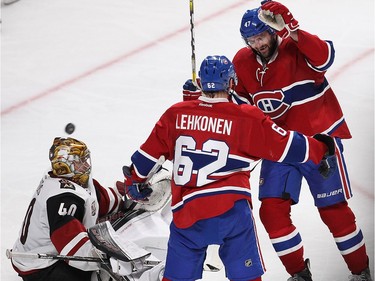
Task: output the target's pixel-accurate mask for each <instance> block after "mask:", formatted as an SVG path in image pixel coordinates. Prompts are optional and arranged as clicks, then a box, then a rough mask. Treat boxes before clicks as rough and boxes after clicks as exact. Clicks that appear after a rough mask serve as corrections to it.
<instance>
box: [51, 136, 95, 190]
mask: <svg viewBox="0 0 375 281" xmlns="http://www.w3.org/2000/svg"><path fill="white" fill-rule="evenodd" d="M49 159H50V161H51V166H52V173H53V174H54V175H55V176H58V177H64V178H68V179H69V180H71V181H73V182H75V183H77V184H79V185H80V186H82V187H87V182H88V180H89V176H90V172H91V158H90V151H89V150H88V148H87V146H86V144H84V143H83V142H81V141H79V140H76V139H73V138H66V139H65V138H61V137H56V138H55V139H54V141H53V144H52V146H51V148H50V150H49Z"/></svg>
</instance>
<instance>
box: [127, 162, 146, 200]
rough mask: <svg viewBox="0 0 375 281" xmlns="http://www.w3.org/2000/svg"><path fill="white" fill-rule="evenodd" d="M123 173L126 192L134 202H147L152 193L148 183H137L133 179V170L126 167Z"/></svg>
mask: <svg viewBox="0 0 375 281" xmlns="http://www.w3.org/2000/svg"><path fill="white" fill-rule="evenodd" d="M122 171H123V173H124V176H125V192H126V194H127V195H128V196H129V198H130V199H132V200H134V201H147V200H148V199H147V197H149V196H150V195H151V193H152V189H151V188H150V186H149V184H148V183H146V184H145V183H142V182H136V181H133V179H132V172H131V168H130V167H128V166H124V167H123V168H122Z"/></svg>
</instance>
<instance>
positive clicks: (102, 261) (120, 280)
mask: <svg viewBox="0 0 375 281" xmlns="http://www.w3.org/2000/svg"><path fill="white" fill-rule="evenodd" d="M5 254H6V256H7V258H8V259H11V258H12V257H20V258H29V259H47V260H63V261H84V262H96V263H99V267H100V269H101V270H104V271H105V272H106V273H107V274H108V275H109V276H110V277H111V278H112V279H113V280H114V281H129V279H128V278H127V277H125V276H120V275H117V274H115V273H114V272H113V271H112V268H111V266H110V265H109V261H108V259H107V258H99V257H82V256H66V255H55V254H40V253H22V252H13V251H12V250H9V249H7V250H6V253H5ZM99 280H100V279H99Z"/></svg>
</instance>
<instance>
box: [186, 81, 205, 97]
mask: <svg viewBox="0 0 375 281" xmlns="http://www.w3.org/2000/svg"><path fill="white" fill-rule="evenodd" d="M199 86H200V80H199V78H198V79H197V81H196V82H195V84H194V82H193V80H191V79H188V80H187V81H186V82H185V84H184V86H183V87H182V89H183V90H182V95H183V100H184V101H188V100H196V99H197V98H199V97H200V96H201V95H202V91H201V89H200V88H199Z"/></svg>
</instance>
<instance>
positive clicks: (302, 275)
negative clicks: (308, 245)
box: [288, 259, 312, 281]
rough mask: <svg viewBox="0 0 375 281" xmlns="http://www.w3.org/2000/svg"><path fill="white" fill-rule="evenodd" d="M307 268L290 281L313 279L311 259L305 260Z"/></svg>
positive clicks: (289, 280) (309, 280)
mask: <svg viewBox="0 0 375 281" xmlns="http://www.w3.org/2000/svg"><path fill="white" fill-rule="evenodd" d="M305 266H306V267H305V269H304V270H302V271H300V272H298V273H296V274H294V275H293V276H292V277H290V278H289V279H288V281H312V274H311V271H310V260H309V259H306V260H305Z"/></svg>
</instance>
